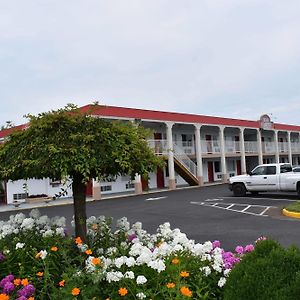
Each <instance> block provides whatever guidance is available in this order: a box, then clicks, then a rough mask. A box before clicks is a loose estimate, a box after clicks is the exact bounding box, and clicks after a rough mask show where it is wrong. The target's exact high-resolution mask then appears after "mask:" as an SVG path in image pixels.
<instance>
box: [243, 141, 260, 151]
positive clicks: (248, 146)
mask: <svg viewBox="0 0 300 300" xmlns="http://www.w3.org/2000/svg"><path fill="white" fill-rule="evenodd" d="M244 145H245V153H257V152H258V148H257V147H258V145H257V142H255V141H245V142H244Z"/></svg>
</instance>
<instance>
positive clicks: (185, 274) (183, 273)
mask: <svg viewBox="0 0 300 300" xmlns="http://www.w3.org/2000/svg"><path fill="white" fill-rule="evenodd" d="M180 276H181V277H189V276H190V273H189V272H187V271H181V272H180Z"/></svg>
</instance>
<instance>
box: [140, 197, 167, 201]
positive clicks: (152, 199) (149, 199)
mask: <svg viewBox="0 0 300 300" xmlns="http://www.w3.org/2000/svg"><path fill="white" fill-rule="evenodd" d="M165 198H167V196H163V197H156V198H147V199H145V201H156V200H160V199H165Z"/></svg>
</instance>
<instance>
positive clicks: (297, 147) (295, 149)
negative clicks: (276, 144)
mask: <svg viewBox="0 0 300 300" xmlns="http://www.w3.org/2000/svg"><path fill="white" fill-rule="evenodd" d="M291 149H292V152H300V143H299V142H293V143H291Z"/></svg>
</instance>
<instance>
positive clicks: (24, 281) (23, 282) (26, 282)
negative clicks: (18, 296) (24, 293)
mask: <svg viewBox="0 0 300 300" xmlns="http://www.w3.org/2000/svg"><path fill="white" fill-rule="evenodd" d="M21 284H22V285H23V286H26V285H28V284H29V281H28V279H27V278H25V279H22V280H21Z"/></svg>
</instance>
